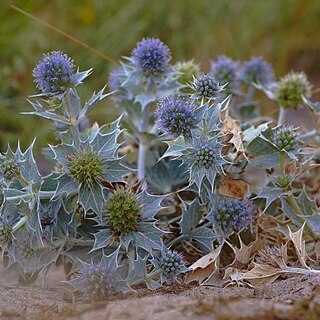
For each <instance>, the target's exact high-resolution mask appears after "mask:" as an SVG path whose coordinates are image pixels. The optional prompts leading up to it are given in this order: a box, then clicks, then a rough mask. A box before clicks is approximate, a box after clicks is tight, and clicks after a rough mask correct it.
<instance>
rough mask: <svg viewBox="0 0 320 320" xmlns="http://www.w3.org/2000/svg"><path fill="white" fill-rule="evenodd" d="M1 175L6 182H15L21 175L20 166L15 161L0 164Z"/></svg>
mask: <svg viewBox="0 0 320 320" xmlns="http://www.w3.org/2000/svg"><path fill="white" fill-rule="evenodd" d="M0 174H1V175H2V176H3V177H4V179H6V180H9V181H10V180H13V179H14V178H16V177H18V176H19V174H20V167H19V164H18V163H17V162H16V161H14V160H13V159H6V160H4V161H3V162H2V163H1V164H0Z"/></svg>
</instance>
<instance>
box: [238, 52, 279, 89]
mask: <svg viewBox="0 0 320 320" xmlns="http://www.w3.org/2000/svg"><path fill="white" fill-rule="evenodd" d="M240 79H241V80H242V81H243V82H244V83H246V84H251V83H252V82H256V83H261V84H263V85H265V84H267V83H270V82H272V81H274V71H273V68H272V66H271V65H270V63H268V62H267V61H265V60H264V59H263V58H262V57H252V58H251V59H250V60H249V61H245V62H244V63H243V65H242V70H241V72H240Z"/></svg>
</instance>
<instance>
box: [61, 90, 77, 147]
mask: <svg viewBox="0 0 320 320" xmlns="http://www.w3.org/2000/svg"><path fill="white" fill-rule="evenodd" d="M64 101H65V104H66V109H67V113H68V116H69V119H68V120H69V130H70V133H71V135H72V137H73V141H74V144H75V147H76V148H78V147H79V144H80V137H79V136H80V133H79V127H78V125H77V124H76V121H75V120H76V119H73V116H72V112H71V108H72V107H71V101H70V95H69V92H67V93H66V94H65V96H64Z"/></svg>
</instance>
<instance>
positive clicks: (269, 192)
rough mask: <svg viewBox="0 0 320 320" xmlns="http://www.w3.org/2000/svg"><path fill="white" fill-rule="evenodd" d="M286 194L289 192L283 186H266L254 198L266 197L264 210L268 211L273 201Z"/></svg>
mask: <svg viewBox="0 0 320 320" xmlns="http://www.w3.org/2000/svg"><path fill="white" fill-rule="evenodd" d="M286 195H288V193H287V192H284V191H283V189H281V188H272V187H268V186H266V187H264V188H263V189H262V190H261V192H260V193H259V194H258V195H257V196H256V197H255V198H254V199H258V198H263V199H266V205H265V208H264V211H266V210H267V209H268V207H269V206H270V204H271V203H272V202H273V201H275V200H277V199H280V198H281V197H284V196H286Z"/></svg>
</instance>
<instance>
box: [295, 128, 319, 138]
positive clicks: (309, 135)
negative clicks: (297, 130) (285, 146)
mask: <svg viewBox="0 0 320 320" xmlns="http://www.w3.org/2000/svg"><path fill="white" fill-rule="evenodd" d="M316 135H317V130H316V129H313V130H312V131H310V132H307V133H302V134H299V139H309V138H312V137H314V136H316Z"/></svg>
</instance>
